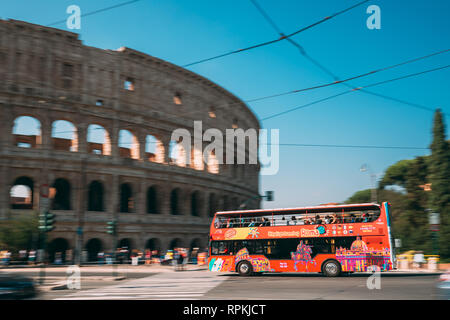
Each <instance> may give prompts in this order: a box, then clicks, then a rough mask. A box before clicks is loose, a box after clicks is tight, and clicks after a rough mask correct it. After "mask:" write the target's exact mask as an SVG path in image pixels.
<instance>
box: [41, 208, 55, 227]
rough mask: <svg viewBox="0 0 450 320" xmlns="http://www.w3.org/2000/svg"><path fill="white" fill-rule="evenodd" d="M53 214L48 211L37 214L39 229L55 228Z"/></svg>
mask: <svg viewBox="0 0 450 320" xmlns="http://www.w3.org/2000/svg"><path fill="white" fill-rule="evenodd" d="M54 223H55V215H54V214H53V213H50V212H48V211H46V212H44V213H41V214H40V215H39V230H41V231H43V232H50V231H52V230H53V229H55V226H54Z"/></svg>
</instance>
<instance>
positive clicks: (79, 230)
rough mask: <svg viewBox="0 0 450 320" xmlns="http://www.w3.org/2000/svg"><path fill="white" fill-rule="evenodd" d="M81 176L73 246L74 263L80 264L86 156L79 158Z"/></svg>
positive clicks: (84, 206) (84, 205) (84, 207)
mask: <svg viewBox="0 0 450 320" xmlns="http://www.w3.org/2000/svg"><path fill="white" fill-rule="evenodd" d="M80 172H81V176H80V182H79V183H80V185H79V188H78V227H77V241H76V247H75V264H76V265H78V266H80V265H81V253H82V250H83V227H84V213H85V211H86V210H85V209H86V199H85V198H86V197H85V193H86V158H85V157H83V158H82V159H81V170H80Z"/></svg>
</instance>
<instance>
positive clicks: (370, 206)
mask: <svg viewBox="0 0 450 320" xmlns="http://www.w3.org/2000/svg"><path fill="white" fill-rule="evenodd" d="M356 208H357V209H360V210H374V209H380V205H379V204H377V203H355V204H339V205H319V206H312V207H297V208H273V209H254V210H235V211H219V212H216V215H242V214H245V215H247V214H250V215H255V216H263V215H267V214H268V213H270V214H272V213H274V214H289V213H292V212H297V213H300V212H299V211H304V212H303V213H308V211H310V213H316V212H317V213H319V212H327V211H329V210H330V209H342V210H343V211H351V210H352V209H356ZM339 211H340V210H339Z"/></svg>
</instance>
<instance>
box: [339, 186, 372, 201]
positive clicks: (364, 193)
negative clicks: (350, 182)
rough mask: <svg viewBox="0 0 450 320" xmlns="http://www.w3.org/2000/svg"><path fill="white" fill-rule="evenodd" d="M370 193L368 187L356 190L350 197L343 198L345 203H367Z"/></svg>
mask: <svg viewBox="0 0 450 320" xmlns="http://www.w3.org/2000/svg"><path fill="white" fill-rule="evenodd" d="M370 195H371V190H370V189H366V190H361V191H357V192H355V193H354V194H353V195H352V196H351V197H350V198H348V199H347V200H345V203H367V202H370Z"/></svg>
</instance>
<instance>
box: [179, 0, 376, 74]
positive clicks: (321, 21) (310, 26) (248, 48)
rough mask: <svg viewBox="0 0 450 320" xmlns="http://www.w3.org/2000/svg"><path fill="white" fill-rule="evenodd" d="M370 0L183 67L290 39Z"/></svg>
mask: <svg viewBox="0 0 450 320" xmlns="http://www.w3.org/2000/svg"><path fill="white" fill-rule="evenodd" d="M368 1H369V0H364V1H361V2H359V3H357V4H355V5H353V6H351V7H348V8H346V9H344V10H341V11H338V12H336V13H334V14H332V15H331V16H327V17H325V18H323V19H321V20H319V21H317V22H314V23H313V24H310V25H308V26H306V27H303V28H301V29H299V30H297V31H295V32H292V33H290V34H288V35H284V34H283V35H281V37H280V38H277V39H274V40H270V41H266V42H262V43H258V44H256V45H253V46H250V47H246V48H243V49H238V50H234V51H230V52H227V53H223V54H220V55H216V56H213V57H210V58H206V59H202V60H198V61H195V62H192V63H188V64H185V65H183V66H182V67H184V68H186V67H189V66H193V65H196V64H200V63H203V62H207V61H211V60H215V59H219V58H223V57H226V56H229V55H232V54H236V53H241V52H244V51H248V50H252V49H256V48H260V47H264V46H267V45H271V44H274V43H277V42H279V41H282V40H286V39H289V38H290V37H292V36H295V35H296V34H299V33H301V32H303V31H306V30H308V29H311V28H313V27H315V26H317V25H319V24H321V23H324V22H325V21H328V20H330V19H332V18H335V17H337V16H339V15H341V14H343V13H345V12H347V11H350V10H352V9H354V8H356V7H358V6H360V5H362V4H364V3H366V2H368Z"/></svg>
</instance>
